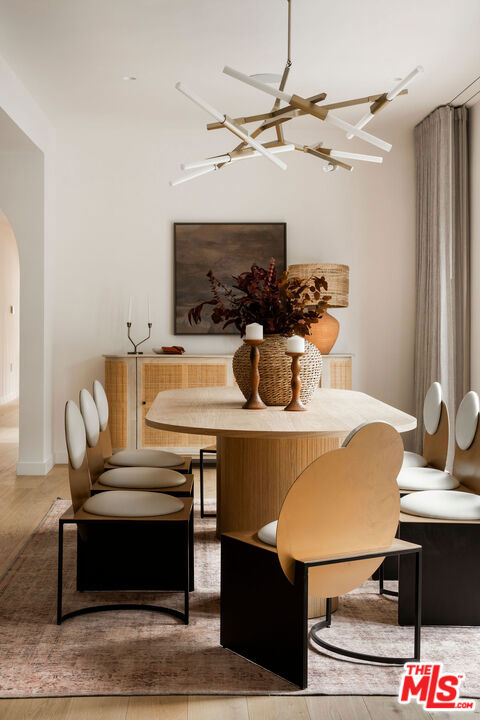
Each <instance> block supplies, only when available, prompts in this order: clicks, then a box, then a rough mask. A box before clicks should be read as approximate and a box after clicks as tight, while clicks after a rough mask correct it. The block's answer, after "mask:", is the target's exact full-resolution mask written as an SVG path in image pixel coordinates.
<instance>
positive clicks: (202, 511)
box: [200, 444, 217, 518]
mask: <svg viewBox="0 0 480 720" xmlns="http://www.w3.org/2000/svg"><path fill="white" fill-rule="evenodd" d="M207 453H210V454H213V455H216V454H217V446H216V444H215V445H208V446H207V447H204V448H201V449H200V517H202V518H203V517H217V513H216V512H208V513H207V512H205V485H204V477H203V464H204V455H205V454H207Z"/></svg>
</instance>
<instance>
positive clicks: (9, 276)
mask: <svg viewBox="0 0 480 720" xmlns="http://www.w3.org/2000/svg"><path fill="white" fill-rule="evenodd" d="M19 300H20V265H19V260H18V248H17V241H16V240H15V235H14V234H13V230H12V226H11V225H10V223H9V222H8V219H7V218H6V216H5V215H4V214H3V213H2V211H1V210H0V405H2V404H4V403H7V402H10V401H11V400H14V399H15V398H16V397H18V381H19V360H20V337H19V310H20V308H19ZM12 308H13V313H12V312H11V309H12Z"/></svg>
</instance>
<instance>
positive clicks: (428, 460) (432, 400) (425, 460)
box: [402, 382, 449, 470]
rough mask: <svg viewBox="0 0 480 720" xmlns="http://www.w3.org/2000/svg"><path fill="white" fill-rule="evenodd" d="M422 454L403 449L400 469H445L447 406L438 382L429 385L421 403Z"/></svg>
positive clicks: (447, 433) (447, 427) (447, 430)
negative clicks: (422, 427)
mask: <svg viewBox="0 0 480 720" xmlns="http://www.w3.org/2000/svg"><path fill="white" fill-rule="evenodd" d="M423 424H424V427H425V434H424V436H423V450H422V454H421V455H419V454H418V453H414V452H410V451H408V450H405V452H404V454H403V464H402V469H405V468H420V467H421V468H423V467H430V468H435V469H436V470H445V464H446V462H447V455H448V439H449V422H448V410H447V406H446V405H445V403H444V402H443V399H442V386H441V385H440V383H439V382H434V383H432V384H431V385H430V387H429V389H428V391H427V394H426V395H425V401H424V403H423Z"/></svg>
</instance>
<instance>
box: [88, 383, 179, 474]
mask: <svg viewBox="0 0 480 720" xmlns="http://www.w3.org/2000/svg"><path fill="white" fill-rule="evenodd" d="M93 398H94V400H95V405H96V406H97V411H98V417H99V421H100V447H101V449H102V453H103V457H104V462H105V464H106V465H107V466H111V467H156V468H166V467H169V468H172V469H175V470H178V472H183V473H186V474H190V473H191V471H192V458H191V457H182V456H181V455H177V454H176V453H173V452H167V451H165V450H155V449H147V448H138V449H136V448H132V449H126V450H117V452H115V453H114V452H113V450H112V438H111V433H110V426H109V407H108V398H107V394H106V392H105V389H104V387H103V385H102V383H101V382H100V381H99V380H95V381H94V383H93Z"/></svg>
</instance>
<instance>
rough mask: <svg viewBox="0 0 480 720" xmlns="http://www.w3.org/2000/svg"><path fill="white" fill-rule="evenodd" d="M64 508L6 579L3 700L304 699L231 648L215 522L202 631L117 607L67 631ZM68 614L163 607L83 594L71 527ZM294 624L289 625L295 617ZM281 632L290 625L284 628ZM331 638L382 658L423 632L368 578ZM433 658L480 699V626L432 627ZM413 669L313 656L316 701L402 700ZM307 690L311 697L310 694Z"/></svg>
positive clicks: (201, 532)
mask: <svg viewBox="0 0 480 720" xmlns="http://www.w3.org/2000/svg"><path fill="white" fill-rule="evenodd" d="M68 505H69V503H68V502H67V501H65V500H58V501H57V502H56V503H55V504H54V505H53V506H52V508H51V510H50V512H49V513H48V515H47V516H46V517H45V519H44V521H43V523H42V524H41V525H40V527H39V528H38V529H37V531H36V532H35V533H34V534H33V535H32V537H31V539H30V541H29V542H28V543H27V545H26V546H25V548H24V549H23V550H22V552H21V553H20V555H19V556H18V557H17V559H16V561H15V562H14V564H13V565H12V567H11V568H10V569H9V570H8V572H7V573H6V574H5V576H4V577H3V579H2V580H1V582H0V697H3V698H8V697H41V696H64V695H97V696H98V695H168V694H175V695H178V694H195V695H197V694H228V695H235V694H240V695H250V694H258V695H268V694H297V693H298V690H296V688H295V687H294V686H293V685H291V684H290V683H288V682H286V681H284V680H282V679H280V678H278V677H277V676H275V675H273V674H272V673H269V672H267V671H266V670H263V669H262V668H260V667H258V666H257V665H255V664H253V663H250V662H248V661H247V660H245V659H243V658H241V657H239V656H238V655H235V654H234V653H232V652H230V651H228V650H225V649H223V648H222V647H220V645H219V580H220V578H219V560H220V546H219V543H218V541H217V540H216V538H215V520H214V519H212V518H205V519H203V520H201V519H200V518H199V517H196V521H195V581H196V589H195V592H194V593H192V595H191V611H190V612H191V615H190V618H191V619H190V625H188V626H184V625H182V624H180V623H179V622H178V621H177V620H176V619H173V618H171V617H169V616H163V615H160V614H158V613H150V612H139V611H128V612H121V611H114V612H109V613H95V614H92V615H86V616H79V617H76V618H73V619H71V620H67V621H66V622H65V623H64V624H62V626H60V627H58V626H57V625H56V624H55V609H56V579H57V578H56V571H57V528H58V522H57V521H58V517H59V516H60V515H61V514H62V512H64V510H65V509H66V508H67V507H68ZM65 540H66V542H65V578H64V580H65V598H64V601H65V602H64V612H67V611H68V610H71V609H74V608H77V607H81V606H83V605H88V604H96V603H99V602H104V601H105V599H106V601H107V602H109V601H111V602H119V601H121V600H126V601H129V600H135V599H138V601H141V600H143V601H146V600H148V601H152V602H153V601H155V600H156V601H157V602H159V603H162V604H172V605H173V606H175V603H177V606H178V607H181V597H180V596H179V595H178V594H171V595H170V594H169V596H168V597H167V598H165V594H158V595H157V596H155V595H153V594H149V595H148V596H147V597H146V594H142V595H138V596H136V597H134V596H133V595H132V594H128V595H120V594H118V595H116V596H115V597H112V596H111V595H106V594H104V595H103V596H102V595H101V594H99V593H95V594H93V593H82V594H79V593H76V592H75V590H74V583H75V570H74V568H75V529H74V528H73V527H68V526H67V527H66V529H65ZM285 622H288V618H285ZM278 631H279V632H281V631H282V628H281V627H279V628H278ZM323 632H324V637H325V639H328V640H329V641H330V642H333V643H335V644H337V645H344V646H346V647H349V648H355V649H358V650H359V651H364V652H371V653H379V654H382V653H383V654H385V653H388V654H397V655H401V654H405V653H406V654H407V655H408V654H410V652H411V646H412V629H411V628H401V627H398V626H397V624H396V604H395V601H394V600H392V599H388V598H385V597H380V596H378V595H377V586H376V584H375V583H372V582H368V583H366V584H365V585H363V586H362V587H361V588H359V589H358V590H356V591H355V592H353V593H349V594H348V595H346V596H344V597H342V598H341V602H340V609H339V610H338V612H337V613H336V614H335V616H334V622H333V626H332V628H330V629H328V630H324V631H323ZM422 640H423V646H422V655H423V657H424V658H425V659H427V660H433V661H441V662H443V663H444V666H445V669H446V670H450V671H453V672H463V673H464V674H465V676H466V679H465V682H464V685H463V688H462V695H463V696H465V697H479V694H480V667H479V662H478V649H479V647H480V630H479V629H478V628H458V627H454V628H451V627H426V628H424V630H423V638H422ZM401 672H402V670H401V668H398V667H388V666H383V665H382V666H380V665H373V664H366V663H360V662H354V661H347V660H342V659H338V658H335V657H331V656H328V655H327V654H321V653H319V652H317V651H315V650H314V649H313V648H312V649H310V650H309V678H308V690H307V691H304V694H313V695H318V694H326V695H357V694H358V695H396V694H397V691H398V684H399V678H400V675H401ZM299 694H301V693H299Z"/></svg>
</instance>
